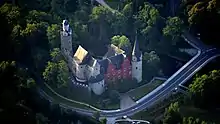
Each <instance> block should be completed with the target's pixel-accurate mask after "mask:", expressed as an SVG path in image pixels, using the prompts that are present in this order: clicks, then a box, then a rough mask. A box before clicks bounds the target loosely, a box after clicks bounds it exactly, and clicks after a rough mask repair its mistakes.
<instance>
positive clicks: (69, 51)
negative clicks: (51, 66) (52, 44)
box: [60, 20, 73, 62]
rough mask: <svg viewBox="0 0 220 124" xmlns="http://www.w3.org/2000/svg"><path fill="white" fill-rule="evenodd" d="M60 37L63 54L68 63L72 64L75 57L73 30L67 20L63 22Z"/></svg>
mask: <svg viewBox="0 0 220 124" xmlns="http://www.w3.org/2000/svg"><path fill="white" fill-rule="evenodd" d="M60 37H61V52H62V54H63V56H64V57H65V59H66V60H67V61H68V62H71V60H72V56H73V48H72V30H71V29H70V27H69V23H68V21H67V20H63V23H62V30H61V32H60Z"/></svg>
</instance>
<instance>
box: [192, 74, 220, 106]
mask: <svg viewBox="0 0 220 124" xmlns="http://www.w3.org/2000/svg"><path fill="white" fill-rule="evenodd" d="M219 80H220V71H219V70H213V71H211V72H210V73H209V74H204V75H201V76H197V77H196V78H195V79H194V80H193V83H192V84H190V86H189V87H190V92H191V94H192V99H193V101H194V103H195V106H197V107H200V108H204V109H215V108H218V107H219V106H220V100H219V99H218V98H219V97H220V96H219V94H220V93H219V87H220V84H219Z"/></svg>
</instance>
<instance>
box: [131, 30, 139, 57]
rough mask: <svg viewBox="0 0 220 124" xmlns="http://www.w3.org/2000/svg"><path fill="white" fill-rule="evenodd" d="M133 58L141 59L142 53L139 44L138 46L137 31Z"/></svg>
mask: <svg viewBox="0 0 220 124" xmlns="http://www.w3.org/2000/svg"><path fill="white" fill-rule="evenodd" d="M132 56H135V57H136V58H137V59H139V58H140V57H141V51H140V48H139V44H138V41H137V31H136V36H135V42H134V47H133V51H132Z"/></svg>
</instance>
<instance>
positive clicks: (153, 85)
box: [128, 80, 164, 101]
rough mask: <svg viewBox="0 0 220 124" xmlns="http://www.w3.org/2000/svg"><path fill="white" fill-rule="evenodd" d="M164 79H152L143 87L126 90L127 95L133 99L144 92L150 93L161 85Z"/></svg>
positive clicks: (140, 96)
mask: <svg viewBox="0 0 220 124" xmlns="http://www.w3.org/2000/svg"><path fill="white" fill-rule="evenodd" d="M163 82H164V81H161V80H154V81H153V82H152V83H150V84H146V85H145V86H143V87H139V88H136V89H135V90H133V91H131V92H128V95H129V96H130V97H131V98H132V99H133V100H135V101H136V100H138V99H140V98H142V97H143V96H145V95H146V94H148V93H150V92H151V91H153V90H154V89H155V88H156V87H158V86H159V85H161V84H162V83H163Z"/></svg>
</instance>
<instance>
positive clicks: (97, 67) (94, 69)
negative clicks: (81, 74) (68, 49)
mask: <svg viewBox="0 0 220 124" xmlns="http://www.w3.org/2000/svg"><path fill="white" fill-rule="evenodd" d="M99 74H100V65H99V64H98V63H96V64H95V66H94V67H93V73H92V76H96V75H99Z"/></svg>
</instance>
